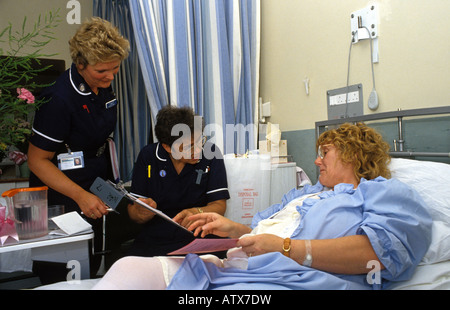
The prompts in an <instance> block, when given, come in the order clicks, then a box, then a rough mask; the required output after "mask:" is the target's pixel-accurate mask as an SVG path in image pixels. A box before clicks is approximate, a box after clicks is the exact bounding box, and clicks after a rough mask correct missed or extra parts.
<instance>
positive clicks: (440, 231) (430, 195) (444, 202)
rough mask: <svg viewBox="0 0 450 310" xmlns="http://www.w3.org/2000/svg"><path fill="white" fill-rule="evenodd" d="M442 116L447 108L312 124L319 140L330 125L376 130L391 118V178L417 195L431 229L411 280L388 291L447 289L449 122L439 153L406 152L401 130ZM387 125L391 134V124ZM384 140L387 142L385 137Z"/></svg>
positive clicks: (449, 261) (449, 270)
mask: <svg viewBox="0 0 450 310" xmlns="http://www.w3.org/2000/svg"><path fill="white" fill-rule="evenodd" d="M445 114H450V107H448V106H447V107H436V108H424V109H413V110H399V111H394V112H385V113H376V114H370V115H363V116H355V117H350V118H346V119H335V120H327V121H320V122H316V135H317V137H319V135H320V134H321V133H322V132H324V131H325V130H327V129H328V128H330V127H331V126H337V125H339V124H342V123H344V122H349V123H356V122H365V123H367V124H368V125H369V126H373V125H372V124H371V123H370V122H374V121H375V122H381V123H377V124H376V125H375V124H374V125H375V126H373V127H376V128H377V127H379V126H381V127H382V126H383V125H386V124H387V123H386V121H387V120H389V119H394V123H395V124H396V127H397V128H396V129H397V130H396V131H397V134H398V135H397V136H396V137H395V139H394V140H393V141H392V142H393V146H392V151H391V156H392V161H391V164H390V169H391V173H392V177H393V178H397V179H399V180H400V181H402V182H404V183H406V184H408V185H410V186H411V187H413V188H414V189H415V190H417V191H418V192H419V194H420V195H421V196H422V198H423V199H424V200H425V202H426V204H427V206H428V211H429V213H430V215H431V217H432V219H433V227H432V240H431V245H430V247H429V249H428V252H427V253H426V254H425V257H424V258H423V259H422V262H421V263H420V264H419V266H418V267H417V269H416V271H415V273H414V275H413V277H412V278H411V279H410V280H408V281H402V282H398V283H395V284H394V285H392V287H391V288H392V289H447V290H448V289H450V164H448V163H445V162H450V161H449V159H450V138H448V136H449V135H450V122H448V121H446V128H445V129H443V131H442V134H444V135H446V137H445V138H444V139H443V140H442V141H444V143H443V144H444V145H441V147H444V148H445V149H446V151H443V152H441V151H439V152H436V151H433V152H430V151H426V150H420V149H419V150H414V151H410V150H407V148H406V147H405V145H406V138H407V137H406V135H405V128H404V126H405V121H408V120H411V119H412V120H416V119H421V120H423V121H424V122H425V123H427V122H429V123H432V122H434V121H436V120H437V118H436V116H438V117H440V116H442V115H445ZM431 116H434V117H433V118H431ZM387 125H388V127H389V129H390V130H391V131H392V128H393V127H392V124H387ZM394 127H395V126H394ZM377 129H378V128H377ZM382 133H383V132H382ZM391 134H392V133H391ZM438 135H439V134H438ZM437 138H438V137H437ZM384 139H385V140H386V141H389V140H388V139H387V138H386V137H384ZM436 140H439V139H436ZM420 159H422V160H420Z"/></svg>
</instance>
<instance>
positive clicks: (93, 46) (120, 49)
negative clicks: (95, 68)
mask: <svg viewBox="0 0 450 310" xmlns="http://www.w3.org/2000/svg"><path fill="white" fill-rule="evenodd" d="M69 48H70V57H71V58H72V61H73V62H74V63H75V64H76V65H83V66H86V65H95V64H97V63H99V62H110V61H116V60H120V61H122V60H124V59H125V58H127V57H128V54H129V50H130V43H129V41H128V40H127V39H125V38H124V37H123V36H121V35H120V33H119V30H118V29H117V28H116V27H114V26H113V25H112V24H111V23H110V22H108V21H106V20H104V19H101V18H99V17H93V18H91V19H90V20H87V21H86V22H84V23H83V24H82V25H81V26H80V28H79V29H78V31H77V32H76V33H75V35H74V36H73V37H72V38H71V39H70V40H69Z"/></svg>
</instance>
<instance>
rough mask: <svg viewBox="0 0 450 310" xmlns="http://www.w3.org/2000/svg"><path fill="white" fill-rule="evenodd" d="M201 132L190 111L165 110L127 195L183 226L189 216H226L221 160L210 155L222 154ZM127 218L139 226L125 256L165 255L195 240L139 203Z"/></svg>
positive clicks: (137, 165)
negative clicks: (133, 196)
mask: <svg viewBox="0 0 450 310" xmlns="http://www.w3.org/2000/svg"><path fill="white" fill-rule="evenodd" d="M196 117H197V119H198V120H199V122H198V123H200V124H198V125H199V126H198V127H199V128H196V122H195V119H196ZM178 129H179V130H178ZM202 132H203V121H202V119H201V117H200V116H195V115H194V112H193V110H192V109H191V108H187V107H182V108H179V107H174V106H166V107H163V108H162V109H161V110H160V111H159V112H158V115H157V116H156V125H155V134H156V137H157V138H158V143H153V144H150V145H148V146H146V147H144V148H143V149H142V150H141V152H140V153H139V156H138V158H137V161H136V163H135V165H134V169H133V179H132V187H131V192H133V193H134V194H137V195H139V196H142V197H145V198H143V199H144V201H145V202H146V203H147V204H149V205H150V206H152V207H154V208H157V209H158V210H161V211H162V212H163V213H165V214H166V215H168V216H170V217H172V218H174V220H175V221H176V222H178V223H179V224H180V225H182V226H185V227H188V226H189V225H190V221H188V220H187V218H188V217H189V216H191V215H193V214H197V213H201V212H215V213H218V214H224V213H225V211H226V200H227V199H228V198H230V195H229V193H228V189H227V187H228V186H227V175H226V172H225V165H224V161H223V159H222V156H221V155H220V156H211V155H212V154H209V153H213V154H220V153H218V152H219V150H218V148H216V146H215V145H214V144H212V143H210V142H206V141H205V138H204V137H203V135H202ZM128 214H129V216H130V218H131V219H132V220H134V221H135V222H137V223H140V224H143V229H142V231H141V232H140V233H139V234H138V236H137V237H136V238H135V241H134V244H133V247H132V249H131V251H130V252H129V255H136V256H155V255H166V254H167V253H169V252H172V251H174V250H176V249H178V248H180V247H181V246H184V245H186V244H187V243H189V242H191V241H192V240H193V239H194V237H193V235H191V234H190V233H189V232H186V231H185V230H183V229H180V228H179V227H177V226H175V225H173V224H171V223H169V222H168V221H166V220H164V219H163V218H161V217H159V216H155V213H153V212H151V211H149V210H147V209H145V208H144V207H142V206H140V205H138V204H137V203H135V204H132V205H129V206H128Z"/></svg>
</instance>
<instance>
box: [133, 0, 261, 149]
mask: <svg viewBox="0 0 450 310" xmlns="http://www.w3.org/2000/svg"><path fill="white" fill-rule="evenodd" d="M129 4H130V10H131V16H132V22H133V28H134V33H135V38H136V45H137V49H138V53H139V59H140V64H141V67H142V72H143V77H144V83H145V87H146V92H147V96H148V97H149V98H150V99H149V102H150V107H151V114H152V118H153V120H154V119H155V117H156V114H157V113H158V111H159V109H160V108H161V107H163V106H165V105H168V104H170V105H175V106H190V107H192V108H193V109H194V111H195V112H196V113H197V114H199V115H202V116H204V118H205V122H206V124H216V126H217V127H216V128H215V130H219V131H220V134H219V132H214V133H211V135H212V136H213V137H214V139H215V142H216V143H217V144H218V145H219V147H221V149H222V150H223V151H224V153H233V152H235V153H244V152H245V151H246V150H248V149H254V148H255V147H256V124H257V121H256V120H257V106H258V105H257V101H258V93H259V89H258V84H259V47H260V0H165V1H164V0H130V1H129ZM238 124H241V125H242V126H236V125H238ZM249 124H250V126H247V125H249ZM253 124H255V127H253V126H252V125H253ZM227 126H231V127H229V130H227ZM238 128H240V129H241V130H239V132H238V133H235V132H234V130H235V129H238ZM244 128H245V129H246V130H242V129H244ZM231 130H233V131H231ZM227 131H228V133H227ZM222 134H223V135H222Z"/></svg>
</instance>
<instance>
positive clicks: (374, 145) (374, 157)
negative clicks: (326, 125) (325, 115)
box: [316, 123, 391, 181]
mask: <svg viewBox="0 0 450 310" xmlns="http://www.w3.org/2000/svg"><path fill="white" fill-rule="evenodd" d="M325 144H332V145H334V146H335V147H336V149H337V150H338V151H339V158H340V159H341V160H342V161H343V162H345V163H350V164H352V165H353V172H354V174H355V176H356V178H357V179H358V181H359V180H361V178H365V179H366V180H372V179H375V178H376V177H378V176H382V177H385V178H390V177H391V172H390V170H389V167H388V164H389V162H390V161H391V157H390V155H389V149H390V146H389V144H388V143H386V142H385V141H384V140H383V137H382V136H381V135H380V134H379V133H378V132H377V131H376V130H375V129H373V128H370V127H368V126H366V125H365V124H363V123H357V124H356V125H352V124H349V123H345V124H343V125H341V126H340V127H339V128H337V129H332V130H328V131H326V132H324V133H322V134H321V135H320V137H319V139H317V143H316V148H319V145H325Z"/></svg>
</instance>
